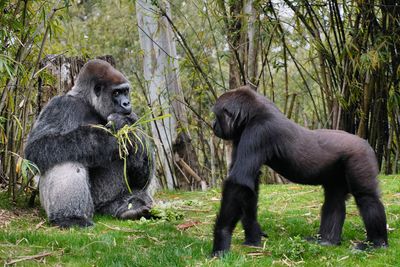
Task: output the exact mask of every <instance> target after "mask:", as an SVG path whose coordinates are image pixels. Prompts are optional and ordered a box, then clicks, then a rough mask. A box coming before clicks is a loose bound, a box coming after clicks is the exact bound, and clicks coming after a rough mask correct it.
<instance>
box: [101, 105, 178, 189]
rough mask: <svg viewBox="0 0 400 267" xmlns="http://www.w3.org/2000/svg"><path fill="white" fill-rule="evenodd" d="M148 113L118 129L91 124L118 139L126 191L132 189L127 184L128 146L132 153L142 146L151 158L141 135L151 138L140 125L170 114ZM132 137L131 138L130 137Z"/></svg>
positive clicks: (147, 146) (148, 148) (161, 118)
mask: <svg viewBox="0 0 400 267" xmlns="http://www.w3.org/2000/svg"><path fill="white" fill-rule="evenodd" d="M149 116H150V113H146V114H145V115H144V116H142V117H140V118H139V119H138V120H137V121H136V122H135V123H133V124H131V125H125V126H124V127H122V128H121V129H119V130H118V131H113V130H112V129H110V128H107V127H105V126H102V125H93V127H97V128H101V129H103V130H105V131H107V132H108V133H110V134H111V135H113V136H114V137H115V138H116V139H117V141H118V149H119V157H120V158H121V159H123V160H124V179H125V184H126V187H127V188H128V191H129V192H130V193H132V189H131V188H130V186H129V182H128V175H127V157H128V156H129V147H133V148H134V153H138V151H139V145H140V146H141V147H142V148H143V150H142V151H141V153H146V154H147V156H148V158H149V160H151V159H152V157H150V154H151V152H150V147H149V145H148V143H144V142H143V141H142V139H143V137H146V138H148V139H152V137H150V136H149V135H148V134H147V133H146V132H145V131H143V129H142V127H141V125H145V124H147V123H149V122H152V121H156V120H163V119H165V118H168V117H170V116H171V115H170V114H165V115H162V116H158V117H155V118H149ZM132 137H133V138H132Z"/></svg>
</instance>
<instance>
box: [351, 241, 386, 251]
mask: <svg viewBox="0 0 400 267" xmlns="http://www.w3.org/2000/svg"><path fill="white" fill-rule="evenodd" d="M388 246H389V245H388V243H387V242H386V241H363V242H358V243H356V245H355V246H354V247H353V248H354V249H355V250H361V251H365V250H370V249H377V248H387V247H388Z"/></svg>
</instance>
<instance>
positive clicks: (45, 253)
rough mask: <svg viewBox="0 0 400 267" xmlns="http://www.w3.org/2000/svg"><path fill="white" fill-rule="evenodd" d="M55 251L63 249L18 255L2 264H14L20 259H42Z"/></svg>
mask: <svg viewBox="0 0 400 267" xmlns="http://www.w3.org/2000/svg"><path fill="white" fill-rule="evenodd" d="M57 252H61V253H63V250H59V251H53V252H42V253H40V254H37V255H31V256H19V257H18V259H14V260H10V261H7V262H6V263H5V264H4V265H5V266H7V265H12V264H15V263H18V262H21V261H29V260H37V259H42V258H44V257H47V256H51V255H53V254H55V253H57Z"/></svg>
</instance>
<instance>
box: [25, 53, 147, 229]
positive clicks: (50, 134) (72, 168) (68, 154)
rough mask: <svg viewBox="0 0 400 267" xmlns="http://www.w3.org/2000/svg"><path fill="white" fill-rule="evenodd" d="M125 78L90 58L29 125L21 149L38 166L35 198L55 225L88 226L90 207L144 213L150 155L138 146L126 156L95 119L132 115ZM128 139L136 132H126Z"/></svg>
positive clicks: (119, 122) (122, 121)
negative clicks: (63, 92)
mask: <svg viewBox="0 0 400 267" xmlns="http://www.w3.org/2000/svg"><path fill="white" fill-rule="evenodd" d="M129 92H130V85H129V82H128V81H127V79H126V78H125V77H124V76H123V75H122V74H121V73H120V72H119V71H117V70H116V69H114V68H113V67H112V66H111V65H110V64H109V63H107V62H105V61H102V60H91V61H89V62H88V63H86V64H85V65H84V66H83V68H82V70H81V71H80V73H79V75H78V78H77V80H76V84H75V86H74V87H73V88H72V89H71V91H70V92H69V93H67V94H66V95H63V96H56V97H54V98H53V99H51V100H50V102H49V103H48V104H47V105H46V106H45V107H44V109H43V111H42V112H41V113H40V115H39V117H38V119H37V121H36V122H35V124H34V126H33V129H32V131H31V132H30V134H29V136H28V140H27V144H26V147H25V157H26V158H27V159H29V160H31V161H32V162H34V163H36V165H37V166H38V167H39V170H40V172H41V177H40V181H39V191H40V201H41V204H42V206H43V208H44V209H45V211H46V214H47V216H48V218H49V221H50V223H52V224H54V225H57V226H60V227H70V226H73V225H77V226H90V225H92V224H93V222H92V218H93V213H94V212H99V213H102V214H110V215H112V216H115V217H117V218H121V219H136V218H140V217H141V216H147V215H148V211H149V209H150V206H151V204H152V198H151V196H150V195H149V194H148V192H147V188H148V185H149V183H150V179H151V177H152V175H153V166H152V164H153V162H152V158H151V155H150V158H149V155H147V154H148V153H146V152H145V151H144V149H145V148H144V147H142V146H141V145H143V142H145V141H146V140H145V139H144V138H143V140H142V142H136V143H138V144H137V146H138V150H137V151H136V148H131V151H130V154H129V156H128V157H127V176H128V183H129V185H130V188H132V193H129V192H128V189H127V185H126V184H125V179H124V177H123V175H124V174H123V173H124V161H123V160H122V159H120V157H119V152H118V142H117V139H116V138H115V137H114V136H112V135H111V134H109V133H108V132H107V131H105V130H103V129H100V128H98V127H93V125H103V126H104V125H107V126H108V127H110V125H111V124H112V125H113V126H112V130H114V131H116V130H118V129H120V128H122V127H123V126H124V125H126V124H129V125H130V124H132V123H134V122H135V121H136V120H137V117H136V115H135V114H134V113H132V112H131V104H130V100H129ZM132 141H134V139H132Z"/></svg>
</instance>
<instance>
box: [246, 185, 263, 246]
mask: <svg viewBox="0 0 400 267" xmlns="http://www.w3.org/2000/svg"><path fill="white" fill-rule="evenodd" d="M241 193H242V195H241V196H240V203H241V208H242V212H243V216H242V219H241V221H242V224H243V229H244V234H245V241H244V243H243V244H244V245H249V246H259V245H260V244H261V237H262V236H266V235H265V234H264V233H263V232H262V230H261V227H260V224H259V223H258V221H257V202H258V182H257V183H256V192H253V191H252V190H250V189H248V188H244V189H243V191H242V192H241Z"/></svg>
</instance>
